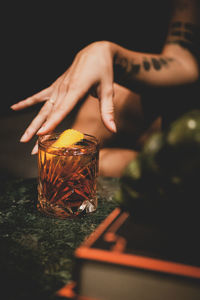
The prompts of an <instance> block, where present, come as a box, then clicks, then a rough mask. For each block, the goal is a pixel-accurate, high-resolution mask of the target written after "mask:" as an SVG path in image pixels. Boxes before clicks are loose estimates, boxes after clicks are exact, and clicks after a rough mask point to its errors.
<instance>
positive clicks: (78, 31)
mask: <svg viewBox="0 0 200 300" xmlns="http://www.w3.org/2000/svg"><path fill="white" fill-rule="evenodd" d="M168 2H169V1H158V0H152V1H144V0H140V1H129V2H124V1H120V2H119V3H118V2H117V1H115V2H109V1H107V2H101V1H90V2H87V1H67V0H66V1H61V0H60V1H59V0H58V1H26V2H24V3H23V5H22V2H19V1H13V2H12V3H11V2H10V3H9V2H7V4H6V5H5V4H4V6H3V9H2V10H1V11H2V19H1V23H2V24H1V30H2V34H1V49H2V50H3V54H2V56H1V59H2V66H3V68H2V67H1V72H2V77H1V78H2V79H1V80H3V82H2V88H3V98H2V100H1V101H2V104H3V108H5V110H7V108H8V107H9V105H10V104H13V103H15V102H17V101H18V100H21V99H23V98H25V97H27V96H30V95H31V94H33V93H35V92H37V91H39V90H40V89H42V88H45V87H46V86H47V85H49V84H50V83H51V82H53V81H54V80H55V79H56V78H57V76H59V75H60V74H62V73H63V72H64V71H65V70H66V68H67V67H68V66H69V65H70V63H71V62H72V60H73V58H74V56H75V54H76V53H77V52H78V51H79V50H80V49H82V48H83V47H84V46H86V45H88V44H89V43H91V42H93V41H98V40H110V41H113V42H116V43H118V44H120V45H122V46H124V47H127V48H129V49H133V50H136V51H147V52H157V51H159V50H160V47H161V45H162V43H163V41H164V38H165V34H166V29H167V26H166V25H167V22H166V21H167V18H168V11H169V7H170V6H169V4H168Z"/></svg>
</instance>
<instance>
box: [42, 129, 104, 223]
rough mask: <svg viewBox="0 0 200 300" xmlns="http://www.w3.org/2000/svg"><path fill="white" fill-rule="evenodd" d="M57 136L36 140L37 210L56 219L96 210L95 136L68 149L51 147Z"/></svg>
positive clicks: (50, 135) (53, 134)
mask: <svg viewBox="0 0 200 300" xmlns="http://www.w3.org/2000/svg"><path fill="white" fill-rule="evenodd" d="M59 136H60V133H52V134H48V135H43V136H40V137H39V139H38V146H39V150H38V203H37V208H38V209H39V210H40V211H41V212H43V213H45V214H47V215H51V216H54V217H58V218H68V217H75V216H78V215H83V214H87V213H91V212H94V211H95V210H96V209H97V195H96V181H97V175H98V159H99V144H98V141H97V139H96V138H95V137H94V136H91V135H88V134H84V138H83V139H82V140H81V141H79V142H77V143H76V144H73V145H71V146H67V147H62V148H58V147H54V146H53V143H54V142H55V141H56V140H57V139H58V138H59Z"/></svg>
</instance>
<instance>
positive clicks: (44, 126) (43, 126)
mask: <svg viewBox="0 0 200 300" xmlns="http://www.w3.org/2000/svg"><path fill="white" fill-rule="evenodd" d="M45 129H46V124H43V125H42V126H41V127H40V129H39V130H38V131H37V132H36V134H37V135H38V134H41V133H43V131H44V130H45Z"/></svg>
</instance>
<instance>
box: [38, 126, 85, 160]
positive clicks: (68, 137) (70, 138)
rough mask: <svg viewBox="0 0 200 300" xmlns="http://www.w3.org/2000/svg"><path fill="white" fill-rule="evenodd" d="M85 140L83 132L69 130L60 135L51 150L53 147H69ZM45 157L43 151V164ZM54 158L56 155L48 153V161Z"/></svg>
mask: <svg viewBox="0 0 200 300" xmlns="http://www.w3.org/2000/svg"><path fill="white" fill-rule="evenodd" d="M83 138H84V134H83V133H82V132H80V131H78V130H75V129H67V130H65V131H63V132H62V133H61V134H60V136H59V138H58V139H57V140H56V141H55V142H54V143H53V144H52V145H51V146H50V147H49V148H50V149H51V147H56V148H64V147H69V146H72V145H74V144H76V143H78V142H79V141H81V140H82V139H83ZM47 151H48V149H47ZM44 155H45V152H43V151H42V152H41V156H42V157H41V159H42V162H44ZM54 156H55V155H54V154H51V153H46V159H51V158H52V157H54Z"/></svg>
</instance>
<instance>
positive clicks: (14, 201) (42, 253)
mask: <svg viewBox="0 0 200 300" xmlns="http://www.w3.org/2000/svg"><path fill="white" fill-rule="evenodd" d="M97 186H98V188H97V197H98V209H97V211H96V212H94V213H92V214H89V215H86V216H84V217H81V218H76V219H64V220H61V219H55V218H52V217H47V216H45V215H43V214H41V213H40V212H39V211H37V208H36V202H37V179H36V178H33V179H12V180H2V181H1V184H0V188H1V194H0V275H1V296H3V295H4V296H3V299H6V300H14V299H15V300H18V299H20V300H23V299H29V300H31V299H43V300H45V299H48V300H50V299H54V297H55V294H56V291H58V290H59V289H60V288H62V287H63V286H64V285H65V284H67V283H68V282H69V280H70V279H71V275H72V268H73V262H74V256H73V255H74V250H75V249H76V248H77V247H78V246H79V245H80V243H81V242H82V241H83V240H84V239H85V238H86V237H87V236H88V235H89V234H90V233H91V232H93V231H94V229H95V228H96V227H97V226H98V225H99V224H100V223H101V222H102V221H103V220H104V219H105V217H106V216H107V215H108V214H109V213H110V212H111V211H112V210H113V209H114V208H115V207H116V206H117V205H116V203H115V201H114V197H113V196H114V193H115V192H116V191H117V189H118V188H119V181H118V179H115V178H106V177H99V178H98V185H97Z"/></svg>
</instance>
